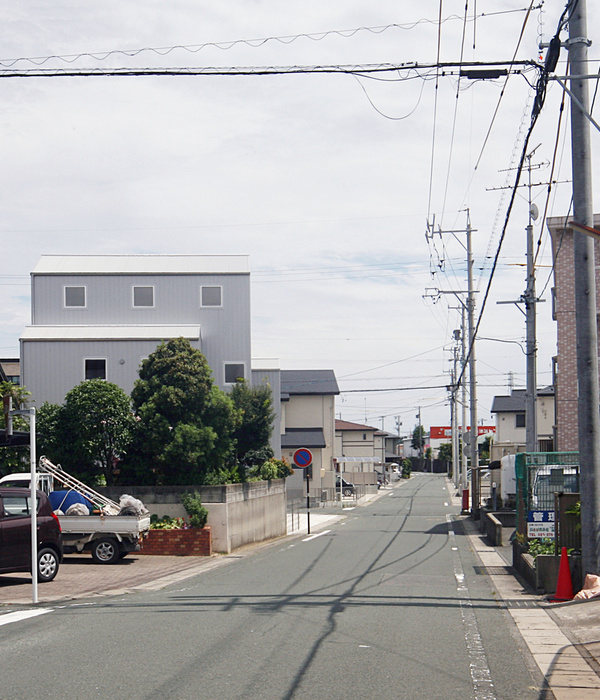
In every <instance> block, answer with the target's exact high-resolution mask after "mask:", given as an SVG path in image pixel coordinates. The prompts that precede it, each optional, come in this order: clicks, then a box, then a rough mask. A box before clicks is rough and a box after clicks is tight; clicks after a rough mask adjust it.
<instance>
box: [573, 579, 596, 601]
mask: <svg viewBox="0 0 600 700" xmlns="http://www.w3.org/2000/svg"><path fill="white" fill-rule="evenodd" d="M598 596H600V576H596V574H586V577H585V582H584V584H583V588H582V590H580V591H579V593H577V595H576V596H575V598H574V600H585V599H586V598H596V597H598Z"/></svg>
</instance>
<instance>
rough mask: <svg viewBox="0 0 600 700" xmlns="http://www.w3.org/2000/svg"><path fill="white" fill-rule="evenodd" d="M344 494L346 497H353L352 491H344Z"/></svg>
mask: <svg viewBox="0 0 600 700" xmlns="http://www.w3.org/2000/svg"><path fill="white" fill-rule="evenodd" d="M342 493H343V494H344V496H351V495H352V489H344V490H343V491H342Z"/></svg>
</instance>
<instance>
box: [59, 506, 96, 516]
mask: <svg viewBox="0 0 600 700" xmlns="http://www.w3.org/2000/svg"><path fill="white" fill-rule="evenodd" d="M89 514H90V509H89V508H88V507H87V506H84V505H83V503H73V505H72V506H69V507H68V508H67V510H66V511H65V515H89Z"/></svg>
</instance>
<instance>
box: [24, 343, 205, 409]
mask: <svg viewBox="0 0 600 700" xmlns="http://www.w3.org/2000/svg"><path fill="white" fill-rule="evenodd" d="M159 342H160V341H159V340H135V341H132V340H127V341H125V340H118V341H117V340H102V341H68V340H63V341H21V359H22V365H21V366H22V375H21V376H22V382H23V385H24V386H25V387H26V388H27V389H28V390H29V391H31V392H32V399H33V401H34V405H35V406H37V407H38V408H39V407H40V406H41V404H42V403H43V402H44V401H49V402H50V403H59V404H60V403H63V401H64V398H65V395H66V394H67V392H69V391H70V390H71V389H72V388H73V387H74V386H76V385H77V384H79V383H80V382H82V381H83V380H84V379H85V377H84V358H94V359H101V358H103V359H106V371H107V377H106V379H107V381H109V382H113V383H114V384H117V385H118V386H120V387H121V388H122V389H123V390H124V391H125V392H126V393H127V394H130V393H131V391H132V389H133V385H134V383H135V380H136V379H137V378H138V369H139V366H140V363H141V361H142V359H143V358H145V357H148V355H149V354H150V353H151V352H153V351H154V350H155V349H156V346H157V344H158V343H159ZM192 345H194V346H195V347H198V346H199V343H198V342H197V341H196V342H195V343H194V342H192ZM198 349H199V350H201V349H202V348H201V347H198Z"/></svg>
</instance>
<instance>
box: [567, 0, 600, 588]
mask: <svg viewBox="0 0 600 700" xmlns="http://www.w3.org/2000/svg"><path fill="white" fill-rule="evenodd" d="M588 46H589V40H588V39H587V7H586V0H579V2H576V3H573V4H572V5H571V8H570V10H569V41H568V48H569V71H570V76H571V78H570V87H571V92H572V95H573V98H575V99H571V151H572V154H571V157H572V168H573V219H574V221H575V222H576V223H578V224H581V225H583V226H589V227H593V226H594V207H593V201H592V164H591V142H590V128H589V123H588V120H587V117H586V114H588V113H589V98H588V87H587V81H586V79H585V77H584V76H585V75H586V74H587V71H588ZM573 251H574V263H575V317H576V337H577V376H578V380H579V392H578V411H577V415H578V420H579V459H580V462H579V464H580V471H581V485H580V486H581V540H582V565H583V573H584V575H585V574H587V573H592V574H598V573H599V572H600V412H599V405H600V402H599V389H598V330H597V325H596V324H597V317H596V277H595V264H594V240H593V239H592V238H590V237H589V236H586V235H585V234H583V233H580V232H577V231H574V232H573Z"/></svg>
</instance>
